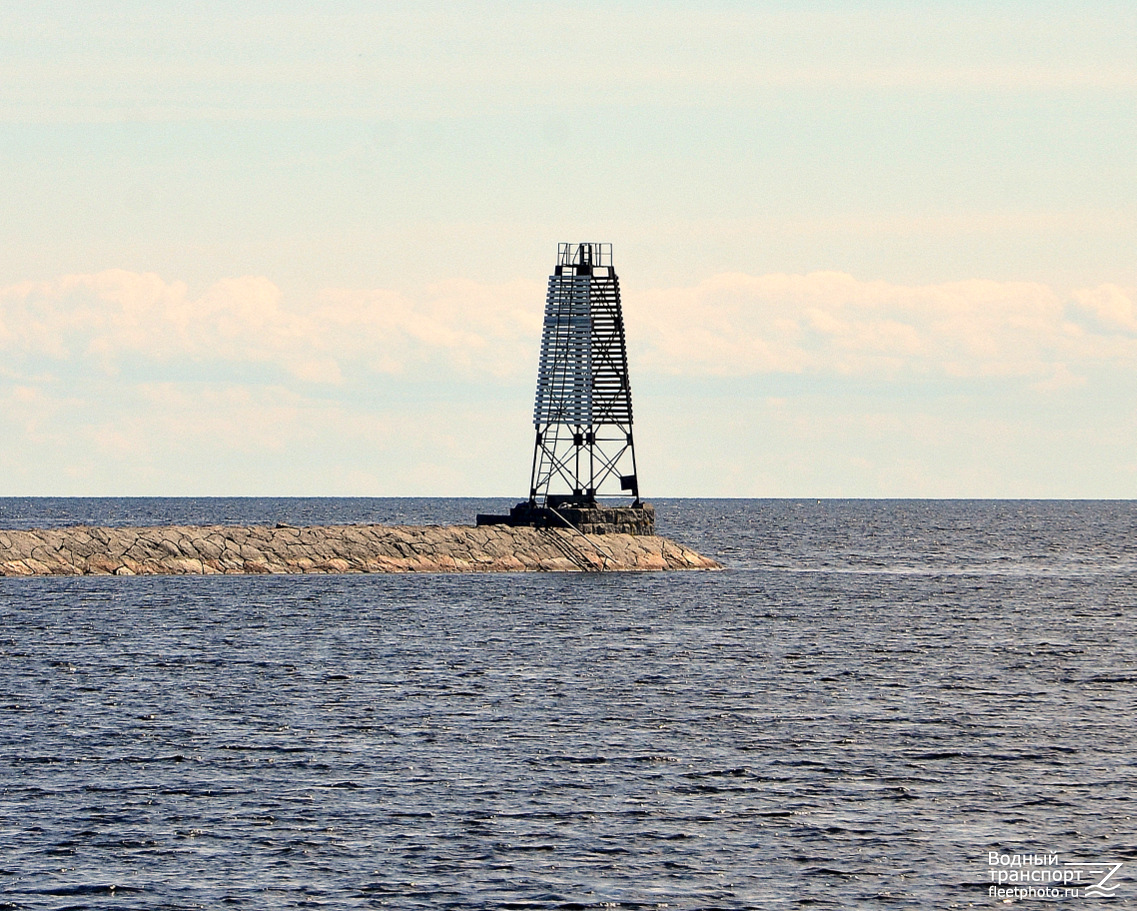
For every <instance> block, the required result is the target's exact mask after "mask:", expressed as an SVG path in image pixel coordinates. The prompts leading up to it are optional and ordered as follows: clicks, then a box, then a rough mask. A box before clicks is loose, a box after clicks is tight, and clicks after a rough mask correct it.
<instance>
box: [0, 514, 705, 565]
mask: <svg viewBox="0 0 1137 911" xmlns="http://www.w3.org/2000/svg"><path fill="white" fill-rule="evenodd" d="M718 568H720V566H719V564H718V563H716V562H715V561H714V560H711V559H709V558H707V557H704V556H702V555H701V554H698V553H696V552H695V551H693V550H690V549H688V548H686V547H684V546H682V545H681V544H676V543H675V542H674V541H671V540H669V539H667V538H661V537H657V536H655V535H650V536H649V535H627V534H608V535H584V534H581V533H578V532H575V531H570V530H567V529H553V528H527V527H510V526H488V527H473V526H465V525H457V526H437V525H430V526H409V525H322V526H312V527H305V528H296V527H293V526H288V525H278V526H276V527H270V526H262V525H254V526H236V527H235V526H224V525H170V526H158V527H142V528H102V527H90V526H76V527H73V528H59V529H42V530H33V531H0V576H38V575H119V576H129V575H154V574H184V573H406V572H599V571H606V570H613V571H620V570H623V571H628V570H669V569H718Z"/></svg>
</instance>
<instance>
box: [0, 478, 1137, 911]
mask: <svg viewBox="0 0 1137 911" xmlns="http://www.w3.org/2000/svg"><path fill="white" fill-rule="evenodd" d="M505 505H508V504H507V503H505V502H504V501H473V500H0V526H4V527H30V526H42V525H66V524H74V523H76V522H86V523H107V524H135V523H163V522H196V523H204V522H214V521H217V522H275V521H288V522H292V523H294V524H303V523H310V522H349V521H382V522H416V523H417V522H451V521H469V520H470V518H471V517H472V516H473V514H474V513H475V512H477V511H487V510H500V509H501V508H502V507H503V506H505ZM656 505H657V508H658V509H659V516H660V521H659V524H660V529H661V531H662V532H664V533H666V534H669V535H671V536H672V537H675V538H677V539H679V540H681V541H683V542H684V543H686V544H690V545H692V546H695V547H696V548H698V549H700V550H702V551H703V552H705V553H708V554H711V555H714V556H717V557H718V558H719V559H721V560H723V561H724V562H725V563H727V564H728V566H729V569H728V570H726V571H724V572H720V573H671V574H603V575H558V574H550V575H524V574H522V575H487V576H476V575H465V576H450V575H421V576H410V575H404V576H327V577H263V576H233V577H215V576H214V577H168V578H155V577H141V578H127V579H121V578H43V579H8V580H0V842H2V847H0V908H51V909H63V908H122V909H128V908H129V909H133V908H138V909H143V908H145V909H151V908H216V907H225V906H229V907H249V908H287V907H324V908H371V907H391V908H448V907H449V908H485V909H490V908H600V907H617V908H656V907H668V908H680V909H696V908H728V909H733V908H737V909H742V908H797V907H803V908H804V907H810V908H854V907H861V908H878V907H879V908H890V907H927V908H950V907H960V908H962V907H968V906H972V905H973V906H977V907H981V906H991V907H994V906H996V905H998V904H1000V903H999V902H998V901H997V900H996V899H994V898H991V897H989V896H988V893H987V889H988V886H989V885H990V880H989V870H988V854H989V852H999V853H1013V852H1023V853H1026V852H1032V853H1034V852H1043V851H1045V852H1049V853H1057V854H1060V855H1061V856H1062V857H1063V859H1066V858H1070V859H1085V860H1096V859H1099V858H1109V859H1112V860H1114V861H1120V862H1125V867H1124V868H1123V869H1122V870H1121V871H1120V873H1119V875H1118V876H1119V880H1118V881H1119V885H1118V889H1117V898H1115V899H1114V900H1113V901H1112V904H1114V905H1116V906H1121V905H1124V904H1128V903H1137V876H1135V875H1134V874H1137V812H1135V811H1137V806H1135V804H1134V795H1135V794H1137V787H1135V786H1137V750H1135V744H1137V723H1135V721H1134V718H1133V711H1134V703H1135V701H1137V700H1135V697H1137V644H1135V643H1137V638H1135V633H1137V604H1135V601H1137V585H1135V584H1134V583H1135V582H1137V575H1135V570H1137V504H1133V503H1128V502H1077V503H1072V502H1007V501H1000V502H978V501H976V502H921V501H820V502H817V501H785V500H778V501H757V500H746V501H738V500H733V501H729V500H728V501H714V500H665V501H657V504H656ZM1095 901H1100V900H1094V899H1087V898H1079V899H1077V900H1076V903H1077V904H1079V905H1083V904H1093V903H1095ZM1031 904H1032V902H1029V901H1027V902H1023V903H1021V905H1020V906H1030V905H1031ZM1038 904H1039V905H1040V906H1042V904H1043V903H1038ZM1052 904H1053V903H1047V904H1046V906H1047V907H1050V906H1052ZM1066 904H1070V902H1066Z"/></svg>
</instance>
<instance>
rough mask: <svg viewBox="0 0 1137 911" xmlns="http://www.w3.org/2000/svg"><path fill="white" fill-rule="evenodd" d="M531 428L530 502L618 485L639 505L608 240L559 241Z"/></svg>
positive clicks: (590, 496)
mask: <svg viewBox="0 0 1137 911" xmlns="http://www.w3.org/2000/svg"><path fill="white" fill-rule="evenodd" d="M533 425H534V427H535V428H536V431H537V440H536V443H535V444H534V447H533V472H532V475H531V478H530V485H529V503H530V505H531V506H546V505H548V506H553V507H556V506H559V505H562V504H573V505H580V506H586V505H593V504H595V503H596V498H597V497H598V496H603V495H605V494H606V493H609V494H610V493H611V492H612V490H611V489H612V488H614V487H616V486H617V485H618V491H617V492H630V493H631V495H632V496H633V497H634V498H635V503H634V504H633V505H635V506H639V505H640V490H639V481H638V480H637V477H636V452H635V445H634V443H633V441H632V389H631V384H630V383H629V382H628V355H627V348H626V345H625V342H624V317H623V313H622V311H621V308H620V282H619V279H618V278H617V277H616V271H615V269H614V268H613V267H612V245H611V244H590V243H585V244H560V245H559V246H558V250H557V267H556V271H555V272H554V273H553V274H552V275H551V276H549V292H548V295H547V297H546V298H545V323H544V329H543V331H542V334H541V355H540V361H539V364H538V368H537V396H536V402H535V404H534V408H533Z"/></svg>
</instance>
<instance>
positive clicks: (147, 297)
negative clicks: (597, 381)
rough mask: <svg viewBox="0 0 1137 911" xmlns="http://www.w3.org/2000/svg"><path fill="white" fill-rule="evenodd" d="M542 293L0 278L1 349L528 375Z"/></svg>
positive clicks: (43, 354) (460, 287)
mask: <svg viewBox="0 0 1137 911" xmlns="http://www.w3.org/2000/svg"><path fill="white" fill-rule="evenodd" d="M540 294H541V290H540V287H539V286H538V285H537V284H536V283H528V282H514V283H506V284H501V285H488V284H476V283H473V282H465V281H451V282H442V283H439V284H436V285H432V286H429V287H427V288H425V289H423V290H422V291H421V293H420V294H418V295H417V296H415V297H408V296H406V295H402V294H399V293H397V292H394V291H390V290H329V291H327V292H325V293H323V294H322V295H320V297H319V298H318V299H317V300H316V301H314V302H311V303H309V304H307V305H305V306H290V305H288V304H287V303H286V302H285V301H284V299H283V295H282V294H281V291H280V289H279V288H278V287H277V286H276V285H275V284H274V283H273V282H272V281H271V280H270V279H268V278H266V277H264V276H243V277H239V278H226V279H223V280H221V281H218V282H216V283H215V284H213V285H211V286H210V287H208V288H206V289H205V291H204V292H202V293H200V294H197V295H194V294H191V293H190V290H189V288H188V286H187V285H186V284H185V283H184V282H178V281H174V282H167V281H165V280H163V279H162V278H161V277H159V276H158V275H155V274H153V273H136V272H129V271H126V270H123V269H110V270H107V271H104V272H99V273H95V274H90V275H68V276H63V277H61V278H58V279H55V280H52V281H46V282H24V283H20V284H16V285H10V286H8V287H5V288H0V353H3V354H4V355H6V358H7V360H9V362H10V361H11V359H12V358H13V357H15V358H19V357H24V358H27V359H34V360H36V361H37V362H39V363H42V362H43V361H44V360H46V361H48V362H54V363H55V364H56V365H58V366H63V365H73V366H74V365H79V366H82V365H87V366H88V367H91V368H94V369H97V370H98V371H100V372H101V373H104V374H114V373H116V372H117V371H118V370H120V369H121V367H122V365H123V364H124V363H125V362H126V361H128V360H133V361H138V360H141V361H143V362H150V363H152V364H179V365H183V366H189V367H191V368H194V367H195V368H196V369H197V370H198V371H199V372H201V373H202V374H208V372H209V369H210V365H211V364H212V365H216V364H222V363H228V364H243V365H269V366H272V367H276V368H278V369H279V370H281V371H283V372H284V373H286V374H288V375H291V376H292V377H293V378H295V379H298V380H301V381H303V382H309V383H325V384H337V383H340V382H342V381H343V380H344V377H345V374H346V373H347V372H348V371H349V370H354V371H362V372H365V373H366V372H379V373H393V374H398V373H404V372H407V371H409V370H414V369H416V368H422V367H424V366H425V367H429V368H431V369H433V370H438V369H440V368H441V369H447V370H453V371H456V372H457V373H459V374H461V375H467V376H469V375H473V376H478V375H482V376H496V377H502V376H508V375H511V374H514V373H516V372H518V371H521V370H522V368H523V367H524V372H525V373H526V374H528V372H529V368H530V366H531V365H532V363H533V362H535V358H536V352H535V347H534V344H533V343H534V340H535V339H536V338H537V336H538V334H539V332H540V328H539V327H540V304H539V298H540ZM534 301H536V302H537V303H534ZM5 367H6V368H7V369H10V363H9V364H6V365H5Z"/></svg>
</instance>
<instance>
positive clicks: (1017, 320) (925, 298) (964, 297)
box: [628, 272, 1137, 387]
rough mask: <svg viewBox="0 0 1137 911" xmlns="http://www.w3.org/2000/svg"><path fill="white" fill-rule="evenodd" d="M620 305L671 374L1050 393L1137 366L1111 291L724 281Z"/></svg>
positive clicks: (767, 278) (830, 278)
mask: <svg viewBox="0 0 1137 911" xmlns="http://www.w3.org/2000/svg"><path fill="white" fill-rule="evenodd" d="M628 309H629V321H630V322H631V323H632V324H633V325H634V327H635V331H636V333H637V334H634V335H633V346H634V351H635V352H636V354H637V360H638V362H639V363H640V364H641V365H643V366H646V367H647V368H649V369H651V370H657V371H660V372H665V373H671V374H678V375H699V374H707V375H720V376H743V375H750V374H762V373H787V374H831V375H839V376H853V375H859V376H870V375H871V376H875V377H879V378H890V377H894V378H895V377H900V376H904V375H921V376H939V377H948V378H973V377H1000V376H1001V377H1024V378H1029V379H1033V380H1035V381H1037V382H1040V383H1046V384H1050V385H1052V386H1055V387H1057V386H1061V385H1069V383H1070V382H1071V381H1076V380H1074V378H1073V376H1072V371H1073V372H1074V373H1076V371H1077V369H1078V368H1079V366H1082V367H1084V366H1087V365H1088V364H1090V363H1093V362H1097V361H1101V360H1112V361H1116V360H1118V359H1121V360H1122V361H1124V362H1125V363H1126V364H1127V365H1128V366H1129V367H1130V368H1132V367H1133V366H1135V365H1137V340H1135V339H1131V338H1130V337H1129V333H1131V332H1133V331H1134V330H1135V329H1137V316H1135V314H1137V311H1135V309H1134V305H1133V299H1132V297H1131V296H1127V295H1126V293H1125V292H1124V291H1123V290H1122V289H1120V288H1115V287H1114V286H1102V287H1101V288H1098V289H1090V290H1084V291H1079V292H1076V293H1075V294H1074V295H1073V296H1072V300H1069V301H1066V300H1063V299H1062V298H1061V297H1060V296H1059V295H1058V294H1057V293H1056V292H1055V291H1054V290H1053V289H1051V288H1049V287H1048V286H1046V285H1042V284H1038V283H1033V282H996V281H989V280H983V279H973V280H968V281H961V282H950V283H944V284H938V285H898V284H892V283H889V282H883V281H861V280H859V279H856V278H854V277H853V276H851V275H847V274H844V273H838V272H815V273H811V274H808V275H783V274H773V275H762V276H751V275H744V274H725V275H718V276H715V277H713V278H709V279H707V280H706V281H703V282H701V283H700V284H698V285H696V286H694V287H691V288H670V289H656V290H652V291H646V292H643V293H641V294H639V295H637V296H635V297H634V298H632V299H630V300H629V306H628ZM1087 314H1091V315H1093V316H1095V317H1096V324H1094V325H1090V324H1089V323H1088V322H1087V320H1086V319H1085V317H1086V315H1087Z"/></svg>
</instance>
